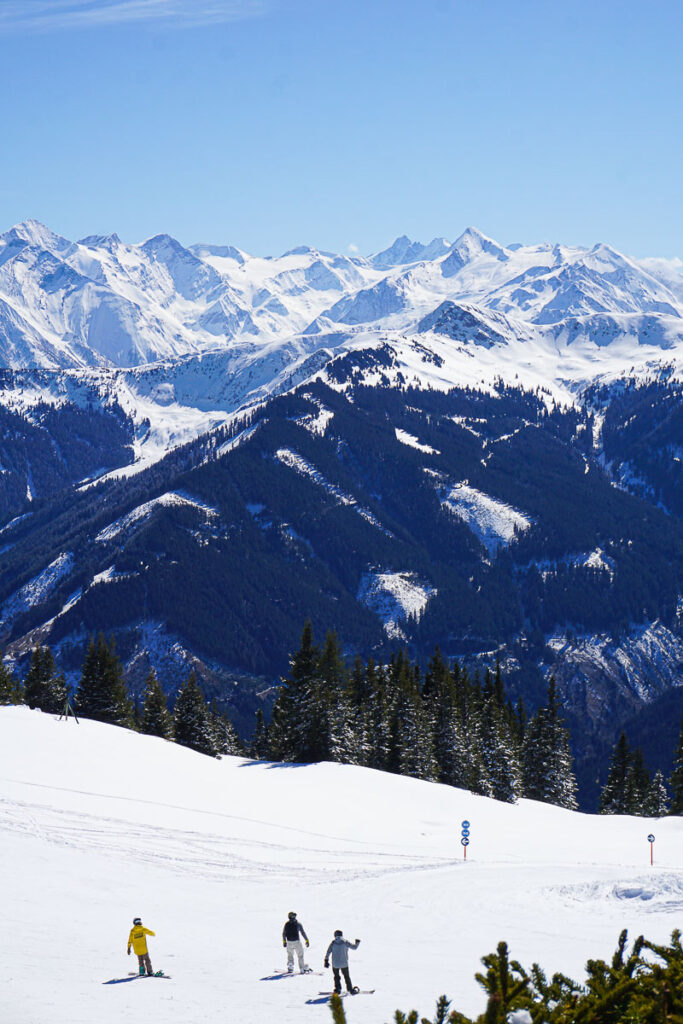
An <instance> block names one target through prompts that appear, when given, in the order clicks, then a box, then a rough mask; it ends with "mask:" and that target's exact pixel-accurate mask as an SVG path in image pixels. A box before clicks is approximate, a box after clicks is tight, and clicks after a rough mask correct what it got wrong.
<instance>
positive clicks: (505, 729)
mask: <svg viewBox="0 0 683 1024" xmlns="http://www.w3.org/2000/svg"><path fill="white" fill-rule="evenodd" d="M17 703H25V704H28V706H29V707H31V708H38V709H39V710H41V711H46V712H49V713H51V714H62V713H64V712H65V710H67V708H68V709H70V710H75V712H76V714H77V715H79V716H80V717H83V718H91V719H94V720H95V721H99V722H108V723H110V724H112V725H118V726H122V727H124V728H128V729H135V730H137V731H139V732H143V733H146V734H148V735H151V736H160V737H162V738H163V739H167V740H173V741H175V742H176V743H180V744H181V745H182V746H187V747H190V748H192V749H193V750H197V751H199V752H200V753H202V754H207V755H209V756H214V757H215V756H219V755H221V754H237V755H240V754H246V755H248V756H251V757H254V758H257V759H263V760H272V761H289V762H296V763H315V762H319V761H336V762H339V763H341V764H353V765H361V766H365V767H369V768H376V769H378V770H380V771H387V772H393V773H395V774H398V775H407V776H412V777H413V778H418V779H425V780H428V781H433V782H441V783H444V784H446V785H449V786H454V787H457V788H460V789H467V790H470V792H473V793H477V794H480V795H482V796H488V797H493V798H494V799H496V800H502V801H505V802H508V803H514V802H515V801H516V800H518V799H520V797H527V798H528V799H531V800H540V801H542V802H544V803H550V804H555V805H556V806H559V807H565V808H569V809H572V810H573V809H575V808H576V807H577V801H576V779H575V776H574V769H573V760H572V755H571V751H570V745H569V733H568V730H567V728H566V727H565V725H564V722H563V720H562V715H561V709H560V703H559V699H558V695H557V691H556V688H555V683H554V681H553V679H552V678H551V679H550V682H549V685H548V692H547V697H546V700H545V703H544V705H543V706H542V707H540V708H538V710H536V712H535V713H534V714H533V715H529V714H528V712H527V710H526V709H525V707H524V704H523V701H521V700H519V701H518V702H517V704H516V705H515V706H513V705H512V704H511V702H510V701H509V700H507V699H506V696H505V687H504V683H503V677H502V673H501V669H500V666H499V665H497V666H496V668H495V670H494V671H493V672H492V671H490V670H488V669H487V670H486V672H485V673H484V676H483V678H482V677H481V676H480V675H479V672H478V671H477V672H475V673H474V675H472V674H470V672H469V671H468V669H467V667H466V666H465V665H463V664H460V663H459V662H457V661H455V662H453V663H451V664H449V663H448V662H447V661H446V660H445V659H444V658H443V657H442V655H441V652H440V651H439V649H438V648H437V649H436V650H435V652H434V654H433V656H432V658H431V659H430V661H429V663H428V665H427V668H426V670H424V671H423V670H422V669H421V667H420V665H419V664H418V663H415V662H411V661H410V659H409V658H408V656H407V655H406V654H405V653H404V652H398V653H397V654H394V655H392V657H391V658H390V659H389V661H388V662H387V663H386V664H376V663H375V662H374V660H373V659H372V658H370V659H368V660H367V661H363V660H362V659H361V658H360V657H357V658H356V659H355V662H354V663H353V665H351V666H349V665H348V664H347V662H346V661H345V659H344V657H343V655H342V652H341V648H340V645H339V641H338V638H337V635H336V633H334V632H331V631H330V632H328V633H327V636H326V638H325V642H324V644H323V645H322V647H319V646H318V645H317V644H316V643H315V640H314V636H313V628H312V625H311V623H310V621H308V622H307V623H306V625H305V626H304V629H303V633H302V636H301V643H300V646H299V649H298V650H297V651H296V652H295V654H293V655H292V657H291V659H290V671H289V675H288V676H287V677H286V678H285V679H283V680H282V685H281V687H280V691H279V694H278V697H277V700H276V702H275V705H274V708H273V714H272V719H271V721H270V722H269V723H266V722H265V719H264V716H263V713H262V711H260V710H259V711H257V713H256V726H255V731H254V735H253V737H252V739H251V740H250V741H249V742H247V743H243V742H242V741H241V740H240V738H239V737H238V735H237V732H236V730H235V728H234V726H233V725H232V723H231V721H230V719H229V718H228V717H227V716H226V715H225V714H223V713H221V712H218V711H216V710H215V709H214V708H213V707H210V706H209V705H208V704H207V701H206V699H205V696H204V694H203V692H202V690H201V688H200V686H199V684H198V682H197V679H196V676H195V675H194V673H193V672H191V673H190V674H189V676H188V677H187V679H186V680H185V682H184V683H183V685H182V687H181V688H180V690H179V692H178V695H177V697H176V699H175V702H174V706H173V709H172V710H171V709H170V708H169V706H168V701H167V698H166V695H165V694H164V692H163V690H162V688H161V685H160V683H159V680H158V679H157V677H156V674H155V672H154V670H152V671H150V673H149V676H148V677H147V680H146V683H145V689H144V694H143V697H142V700H141V701H140V702H138V701H134V700H133V699H132V697H131V695H130V693H129V691H128V688H127V686H126V682H125V679H124V675H123V666H122V664H121V662H120V660H119V659H118V657H117V656H116V653H115V650H114V645H113V641H107V640H106V638H105V637H104V636H103V635H102V634H100V636H98V637H97V639H95V638H92V639H91V641H90V643H89V645H88V648H87V651H86V655H85V659H84V662H83V666H82V670H81V677H80V680H79V683H78V685H77V687H76V689H75V691H74V693H73V694H72V695H70V694H69V691H68V687H67V684H66V680H65V678H64V675H63V674H62V673H60V672H59V670H58V667H57V665H56V663H55V659H54V657H53V655H52V652H51V651H50V649H49V647H36V648H35V649H34V651H33V653H32V655H31V661H30V665H29V669H28V673H27V675H26V679H25V680H24V682H23V684H22V683H21V681H19V680H17V679H16V678H15V677H14V676H13V675H12V673H11V672H10V671H9V670H8V669H7V668H6V667H5V666H4V665H3V664H2V663H1V662H0V704H17ZM669 790H670V792H671V798H669V791H668V790H667V785H666V783H665V780H664V778H663V776H662V773H661V772H660V771H657V772H656V773H655V775H654V777H651V776H650V772H649V771H648V769H647V767H646V766H645V763H644V760H643V754H642V751H641V750H640V749H631V748H630V746H629V743H628V740H627V739H626V736H625V734H624V733H622V734H621V736H620V738H619V740H618V742H617V744H616V745H615V747H614V751H613V754H612V760H611V764H610V768H609V773H608V776H607V781H606V784H605V786H604V788H603V790H602V792H601V795H600V801H599V807H598V809H599V811H600V813H602V814H631V815H643V816H645V817H653V818H656V817H661V816H663V815H665V814H667V813H669V814H676V815H680V814H683V723H681V733H680V737H679V741H678V748H677V750H676V754H675V759H674V769H673V772H672V774H671V777H670V779H669Z"/></svg>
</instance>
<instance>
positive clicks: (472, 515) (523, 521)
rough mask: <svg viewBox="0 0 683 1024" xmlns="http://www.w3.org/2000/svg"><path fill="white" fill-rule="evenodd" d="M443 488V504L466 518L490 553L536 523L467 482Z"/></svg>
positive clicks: (455, 513)
mask: <svg viewBox="0 0 683 1024" xmlns="http://www.w3.org/2000/svg"><path fill="white" fill-rule="evenodd" d="M440 490H441V494H440V497H441V505H442V506H443V507H444V508H446V509H448V511H449V512H452V513H453V514H454V515H456V516H457V517H458V518H459V519H462V520H463V522H464V523H465V524H466V525H467V526H468V527H469V529H470V530H471V531H472V533H474V534H475V536H476V537H477V538H478V539H479V540H480V541H481V543H482V544H483V545H484V547H485V548H486V550H487V551H488V552H489V554H490V555H494V554H495V553H496V551H497V550H498V548H500V547H507V545H508V544H511V543H512V541H514V539H515V537H516V535H517V534H518V533H523V532H524V531H525V530H528V529H529V527H530V526H531V525H532V524H533V519H532V518H531V516H529V515H526V514H525V513H524V512H520V511H519V509H516V508H513V507H512V505H508V504H507V503H506V502H504V501H500V499H498V498H493V497H491V495H490V494H486V493H485V492H484V491H479V490H477V488H476V487H470V486H469V485H468V484H466V483H457V484H453V485H451V486H447V487H444V488H443V489H440Z"/></svg>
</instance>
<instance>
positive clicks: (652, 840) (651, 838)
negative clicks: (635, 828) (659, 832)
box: [647, 832, 655, 864]
mask: <svg viewBox="0 0 683 1024" xmlns="http://www.w3.org/2000/svg"><path fill="white" fill-rule="evenodd" d="M647 841H648V843H649V844H650V864H654V862H655V837H654V836H653V835H652V832H650V834H649V836H648V837H647Z"/></svg>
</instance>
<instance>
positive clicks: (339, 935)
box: [334, 928, 344, 939]
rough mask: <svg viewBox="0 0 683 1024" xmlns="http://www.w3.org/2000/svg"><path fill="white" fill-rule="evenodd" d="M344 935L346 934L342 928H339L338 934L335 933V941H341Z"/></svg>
mask: <svg viewBox="0 0 683 1024" xmlns="http://www.w3.org/2000/svg"><path fill="white" fill-rule="evenodd" d="M343 934H344V933H343V932H342V930H341V928H337V930H336V932H335V933H334V937H335V939H341V937H342V935H343Z"/></svg>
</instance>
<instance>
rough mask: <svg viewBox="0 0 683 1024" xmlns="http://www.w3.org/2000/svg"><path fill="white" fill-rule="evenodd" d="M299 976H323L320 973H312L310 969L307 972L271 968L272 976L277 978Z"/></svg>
mask: <svg viewBox="0 0 683 1024" xmlns="http://www.w3.org/2000/svg"><path fill="white" fill-rule="evenodd" d="M301 974H317V975H318V977H319V978H322V976H323V972H322V971H314V970H313V969H312V968H309V969H308V970H307V971H283V970H281V969H280V968H279V967H274V968H273V975H274V976H277V977H278V978H297V977H299V976H300V975H301Z"/></svg>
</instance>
